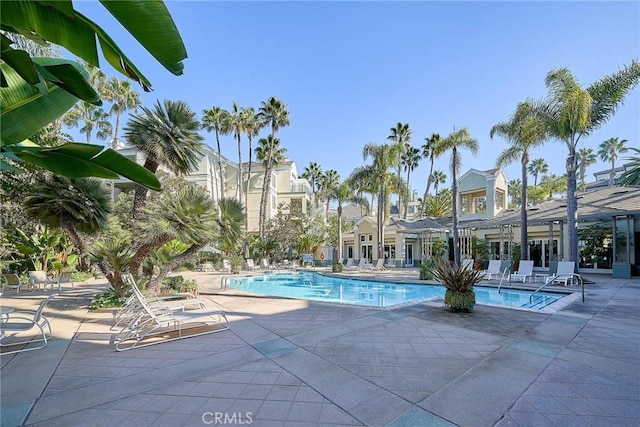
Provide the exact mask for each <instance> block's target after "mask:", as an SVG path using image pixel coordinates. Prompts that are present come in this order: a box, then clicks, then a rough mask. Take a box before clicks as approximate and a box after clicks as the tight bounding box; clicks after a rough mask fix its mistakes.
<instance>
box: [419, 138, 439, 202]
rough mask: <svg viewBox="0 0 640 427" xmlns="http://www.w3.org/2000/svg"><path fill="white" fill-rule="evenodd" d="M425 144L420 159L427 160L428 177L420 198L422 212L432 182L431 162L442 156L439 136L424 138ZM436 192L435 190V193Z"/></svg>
mask: <svg viewBox="0 0 640 427" xmlns="http://www.w3.org/2000/svg"><path fill="white" fill-rule="evenodd" d="M424 140H425V143H424V145H423V146H422V157H423V158H425V159H429V162H430V166H429V176H428V177H427V188H425V190H424V196H422V204H423V206H422V212H425V211H426V203H427V196H428V195H429V190H430V189H431V183H432V182H433V162H434V160H435V159H436V157H439V156H441V155H442V150H441V149H440V144H439V143H440V134H437V133H432V134H431V136H430V137H429V138H425V139H424ZM437 192H438V191H437V190H436V193H437Z"/></svg>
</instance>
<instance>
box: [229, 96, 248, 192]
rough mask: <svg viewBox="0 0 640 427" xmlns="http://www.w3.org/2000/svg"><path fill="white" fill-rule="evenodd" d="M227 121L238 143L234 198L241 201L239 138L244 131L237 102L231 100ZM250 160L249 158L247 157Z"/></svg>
mask: <svg viewBox="0 0 640 427" xmlns="http://www.w3.org/2000/svg"><path fill="white" fill-rule="evenodd" d="M228 119H229V122H228V126H229V131H230V133H233V138H234V139H235V140H236V142H237V144H238V175H237V177H236V178H237V183H236V199H238V201H239V202H240V203H242V194H243V191H242V177H243V172H242V145H241V139H242V133H243V132H244V121H243V117H242V109H241V108H240V106H239V105H238V103H237V102H235V101H234V102H233V104H232V105H231V110H230V111H229V116H228ZM249 160H251V159H249Z"/></svg>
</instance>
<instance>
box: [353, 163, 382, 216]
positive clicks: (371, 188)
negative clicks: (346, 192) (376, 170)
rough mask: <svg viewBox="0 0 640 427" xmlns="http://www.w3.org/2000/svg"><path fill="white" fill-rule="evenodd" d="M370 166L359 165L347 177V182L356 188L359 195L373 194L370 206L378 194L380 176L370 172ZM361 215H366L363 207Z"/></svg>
mask: <svg viewBox="0 0 640 427" xmlns="http://www.w3.org/2000/svg"><path fill="white" fill-rule="evenodd" d="M369 169H370V167H369V166H358V167H357V168H355V169H354V170H353V171H351V175H349V178H348V179H347V182H349V183H350V184H351V186H352V187H353V188H354V189H355V191H356V194H357V195H358V196H362V195H363V194H364V193H366V194H370V195H371V202H370V203H369V206H370V207H371V206H373V203H374V200H375V196H376V195H377V194H378V190H377V184H378V177H377V176H374V175H373V174H371V173H369ZM360 216H364V214H363V212H362V208H361V209H360Z"/></svg>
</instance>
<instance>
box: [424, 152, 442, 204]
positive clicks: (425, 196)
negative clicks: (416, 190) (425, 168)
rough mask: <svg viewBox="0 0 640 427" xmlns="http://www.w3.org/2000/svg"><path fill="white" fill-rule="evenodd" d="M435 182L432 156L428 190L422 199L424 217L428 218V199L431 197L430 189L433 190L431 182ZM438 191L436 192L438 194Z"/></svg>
mask: <svg viewBox="0 0 640 427" xmlns="http://www.w3.org/2000/svg"><path fill="white" fill-rule="evenodd" d="M432 180H433V156H431V167H430V168H429V177H427V188H426V189H425V190H424V197H423V198H422V216H427V215H426V214H425V211H426V210H427V197H429V189H430V188H431V181H432ZM437 192H438V190H436V193H437Z"/></svg>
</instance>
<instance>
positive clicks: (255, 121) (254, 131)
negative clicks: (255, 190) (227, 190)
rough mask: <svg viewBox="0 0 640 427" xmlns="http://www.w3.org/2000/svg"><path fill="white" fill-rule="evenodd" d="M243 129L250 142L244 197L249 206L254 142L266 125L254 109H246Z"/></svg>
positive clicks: (243, 116)
mask: <svg viewBox="0 0 640 427" xmlns="http://www.w3.org/2000/svg"><path fill="white" fill-rule="evenodd" d="M241 116H242V125H243V126H242V127H243V129H244V133H245V134H247V139H248V140H249V164H248V167H247V169H248V170H247V181H246V182H247V184H246V187H245V189H244V190H245V195H244V205H245V206H248V205H249V185H250V184H251V161H252V159H253V147H252V142H253V138H255V137H256V136H258V134H259V133H260V129H262V128H263V127H264V125H265V123H264V121H263V120H262V119H261V116H260V115H258V114H256V110H255V109H254V108H253V107H249V108H245V109H243V110H242V113H241Z"/></svg>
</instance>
